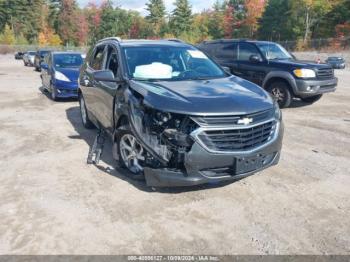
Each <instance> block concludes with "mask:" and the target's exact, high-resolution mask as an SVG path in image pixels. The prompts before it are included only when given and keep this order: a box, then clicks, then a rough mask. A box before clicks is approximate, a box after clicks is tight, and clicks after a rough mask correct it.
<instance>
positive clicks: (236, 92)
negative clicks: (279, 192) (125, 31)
mask: <svg viewBox="0 0 350 262" xmlns="http://www.w3.org/2000/svg"><path fill="white" fill-rule="evenodd" d="M78 93H79V102H80V111H81V116H82V122H83V125H84V126H85V127H86V128H93V127H97V128H98V129H99V134H106V135H109V136H110V137H111V138H112V141H113V152H112V153H113V156H114V158H115V159H116V160H118V161H119V163H120V165H121V166H122V167H125V168H126V169H127V170H128V171H129V172H128V173H130V175H131V176H132V177H134V178H140V177H142V178H144V179H145V180H146V183H147V185H148V186H154V187H164V186H169V187H171V186H192V185H198V184H205V183H212V182H213V183H216V182H221V181H231V180H237V179H240V178H243V177H246V176H248V175H252V174H254V173H256V172H258V171H260V170H263V169H265V168H267V167H270V166H272V165H276V164H277V163H278V161H279V158H280V151H281V145H282V137H283V123H282V116H281V112H280V109H279V107H278V105H277V103H276V102H274V101H273V99H272V98H271V97H270V96H269V94H268V93H266V92H265V91H264V90H263V89H262V88H260V87H258V86H257V85H255V84H253V83H251V82H249V81H246V80H243V79H241V78H239V77H236V76H232V75H231V74H229V73H227V72H226V71H225V70H223V69H222V68H221V67H220V66H219V65H217V64H216V63H215V62H214V61H212V60H211V59H210V58H208V57H207V56H206V55H205V54H204V53H202V52H201V51H199V50H198V49H196V48H195V47H193V46H192V45H189V44H186V43H183V42H181V41H178V40H175V39H172V40H157V41H154V40H121V39H119V38H107V39H103V40H101V41H99V42H98V43H97V44H96V46H94V47H93V48H92V49H91V50H90V51H89V54H88V56H87V58H86V61H85V64H84V65H83V66H82V68H81V71H80V77H79V91H78ZM101 136H102V135H101ZM100 138H101V137H100ZM98 140H99V139H98V137H97V138H96V141H98ZM95 144H96V143H95ZM95 144H94V146H93V147H92V148H93V149H92V151H91V150H90V153H91V155H93V154H94V151H96V148H97V147H96V145H95ZM91 155H90V156H91Z"/></svg>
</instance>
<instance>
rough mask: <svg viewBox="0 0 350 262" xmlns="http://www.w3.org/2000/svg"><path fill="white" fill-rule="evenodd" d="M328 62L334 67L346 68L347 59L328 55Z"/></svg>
mask: <svg viewBox="0 0 350 262" xmlns="http://www.w3.org/2000/svg"><path fill="white" fill-rule="evenodd" d="M326 63H327V64H329V65H330V66H331V67H332V68H334V69H345V60H344V58H342V57H337V56H331V57H328V58H327V60H326Z"/></svg>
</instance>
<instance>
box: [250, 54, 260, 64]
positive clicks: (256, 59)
mask: <svg viewBox="0 0 350 262" xmlns="http://www.w3.org/2000/svg"><path fill="white" fill-rule="evenodd" d="M249 61H250V62H253V63H260V62H262V60H261V58H260V57H259V56H257V55H251V56H250V57H249Z"/></svg>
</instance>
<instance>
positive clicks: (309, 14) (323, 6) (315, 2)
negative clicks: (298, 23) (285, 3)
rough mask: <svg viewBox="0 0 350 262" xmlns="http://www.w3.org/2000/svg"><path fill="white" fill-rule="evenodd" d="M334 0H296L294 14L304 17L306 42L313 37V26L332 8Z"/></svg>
mask: <svg viewBox="0 0 350 262" xmlns="http://www.w3.org/2000/svg"><path fill="white" fill-rule="evenodd" d="M334 3H335V1H334V0H294V1H292V16H293V17H298V18H299V19H302V24H303V27H302V29H301V32H302V34H303V39H304V43H306V41H307V40H308V39H309V38H310V37H311V34H312V28H313V27H314V26H315V25H316V24H317V23H318V21H320V20H321V19H323V18H324V16H325V15H326V14H327V13H328V12H329V11H330V10H331V9H332V5H333V4H334Z"/></svg>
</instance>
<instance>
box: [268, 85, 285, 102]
mask: <svg viewBox="0 0 350 262" xmlns="http://www.w3.org/2000/svg"><path fill="white" fill-rule="evenodd" d="M271 94H272V96H273V97H274V98H275V100H276V101H277V102H281V101H283V100H284V97H285V93H284V91H283V90H282V89H280V88H278V87H274V88H272V90H271Z"/></svg>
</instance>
